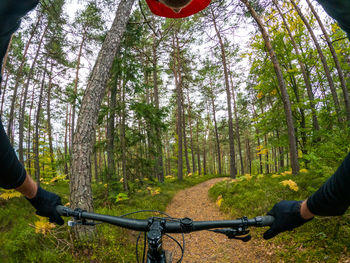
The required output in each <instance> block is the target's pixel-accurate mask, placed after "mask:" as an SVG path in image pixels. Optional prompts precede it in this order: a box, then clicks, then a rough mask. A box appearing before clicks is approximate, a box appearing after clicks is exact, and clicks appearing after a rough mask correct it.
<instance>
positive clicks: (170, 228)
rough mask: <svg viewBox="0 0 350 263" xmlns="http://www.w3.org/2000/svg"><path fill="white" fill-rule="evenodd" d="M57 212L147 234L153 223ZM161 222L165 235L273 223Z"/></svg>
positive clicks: (65, 209)
mask: <svg viewBox="0 0 350 263" xmlns="http://www.w3.org/2000/svg"><path fill="white" fill-rule="evenodd" d="M56 210H57V212H58V213H59V214H60V215H61V216H68V217H69V216H72V217H74V218H75V219H77V220H84V219H90V220H96V221H100V222H105V223H109V224H112V225H116V226H120V227H123V228H127V229H131V230H136V231H143V232H148V231H149V230H150V226H151V224H152V223H153V220H154V219H153V218H149V219H148V220H140V219H130V218H123V217H118V216H108V215H102V214H95V213H88V212H85V211H82V210H80V209H76V210H73V209H71V208H69V207H65V206H57V207H56ZM159 220H160V221H163V230H164V232H165V233H189V232H194V231H200V230H208V229H213V228H225V227H231V228H236V227H240V226H257V227H262V226H270V225H272V223H273V221H274V217H273V216H257V217H255V218H252V219H248V218H245V217H243V218H240V219H236V220H220V221H192V219H190V218H183V219H180V220H178V221H167V220H166V219H159Z"/></svg>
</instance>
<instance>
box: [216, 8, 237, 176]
mask: <svg viewBox="0 0 350 263" xmlns="http://www.w3.org/2000/svg"><path fill="white" fill-rule="evenodd" d="M210 10H211V15H212V19H213V24H214V29H215V32H216V36H217V38H218V40H219V45H220V50H221V60H222V66H223V68H224V76H225V88H226V96H227V113H228V130H229V131H228V135H229V145H230V177H231V178H236V175H237V169H236V160H235V142H234V135H233V134H234V132H233V121H232V107H231V92H230V84H229V76H228V67H227V62H226V54H225V46H224V42H223V40H222V37H221V33H220V31H219V28H218V26H217V24H216V17H215V14H214V12H213V9H212V8H211V9H210Z"/></svg>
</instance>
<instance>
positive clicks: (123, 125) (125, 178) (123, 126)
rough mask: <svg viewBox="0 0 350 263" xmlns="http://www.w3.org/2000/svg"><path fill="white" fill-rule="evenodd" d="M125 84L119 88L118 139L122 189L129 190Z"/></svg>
mask: <svg viewBox="0 0 350 263" xmlns="http://www.w3.org/2000/svg"><path fill="white" fill-rule="evenodd" d="M125 84H126V83H122V89H121V98H122V99H121V103H122V110H121V122H120V141H121V146H122V173H123V187H124V191H129V185H128V179H129V178H128V175H127V173H126V138H125V131H126V109H125V107H126V104H125V93H126V90H125Z"/></svg>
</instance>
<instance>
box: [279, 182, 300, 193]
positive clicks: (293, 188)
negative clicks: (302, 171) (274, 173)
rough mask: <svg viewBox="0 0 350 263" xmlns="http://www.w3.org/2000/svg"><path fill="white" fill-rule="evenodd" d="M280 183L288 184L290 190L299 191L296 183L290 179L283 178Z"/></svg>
mask: <svg viewBox="0 0 350 263" xmlns="http://www.w3.org/2000/svg"><path fill="white" fill-rule="evenodd" d="M281 184H282V185H283V186H288V187H289V189H290V190H293V191H295V192H298V191H299V187H298V185H297V183H296V182H294V181H292V180H284V181H282V182H281Z"/></svg>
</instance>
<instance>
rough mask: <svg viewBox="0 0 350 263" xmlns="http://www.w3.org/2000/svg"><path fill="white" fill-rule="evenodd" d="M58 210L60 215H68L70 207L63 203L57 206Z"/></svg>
mask: <svg viewBox="0 0 350 263" xmlns="http://www.w3.org/2000/svg"><path fill="white" fill-rule="evenodd" d="M56 211H57V213H58V214H59V215H61V216H69V215H68V211H69V208H68V207H65V206H63V205H58V206H56Z"/></svg>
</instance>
